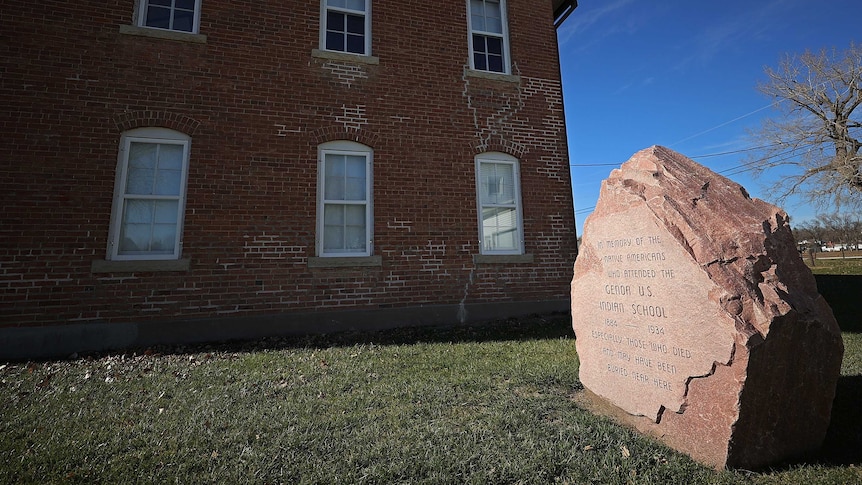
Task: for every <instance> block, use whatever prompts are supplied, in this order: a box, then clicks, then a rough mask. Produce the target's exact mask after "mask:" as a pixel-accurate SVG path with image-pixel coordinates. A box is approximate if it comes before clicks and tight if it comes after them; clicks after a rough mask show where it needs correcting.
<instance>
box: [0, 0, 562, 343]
mask: <svg viewBox="0 0 862 485" xmlns="http://www.w3.org/2000/svg"><path fill="white" fill-rule="evenodd" d="M408 7H410V8H408ZM575 7H576V3H575V2H574V1H571V0H569V1H565V0H553V1H549V0H458V1H451V2H442V3H441V2H434V3H427V2H412V3H409V2H408V3H407V4H405V3H404V2H394V1H391V0H317V1H306V2H261V1H236V0H232V1H228V0H158V1H156V0H135V1H132V0H129V1H122V2H96V1H85V2H83V3H80V2H79V3H76V4H74V5H71V4H68V3H61V2H56V1H48V2H24V1H19V0H11V1H8V2H5V4H4V13H3V15H2V17H0V27H2V29H0V32H2V34H0V35H2V39H3V42H2V43H0V46H2V47H0V52H2V56H1V57H2V61H0V74H2V75H0V100H2V104H3V109H2V113H0V126H2V128H3V129H2V131H3V136H2V137H0V147H2V148H0V150H2V153H3V154H4V157H3V161H2V162H0V175H2V176H0V191H2V197H3V213H2V216H0V295H2V303H0V327H2V328H0V358H20V357H27V356H43V355H62V354H65V353H72V352H80V351H90V350H101V349H108V348H120V347H129V346H143V345H153V344H157V343H171V342H195V341H208V340H219V339H230V338H252V337H260V336H266V335H283V334H291V333H299V332H318V331H331V330H340V329H348V328H356V329H373V328H383V327H390V326H399V325H413V324H426V323H449V322H457V321H461V322H470V321H476V320H481V319H487V318H499V317H508V316H517V315H523V314H528V313H533V312H547V311H554V310H561V311H565V310H567V309H568V294H569V283H570V280H571V277H572V264H573V262H574V258H575V255H576V251H577V250H576V243H575V239H576V235H575V226H574V214H573V207H572V193H571V189H572V187H571V181H570V176H569V163H568V157H567V146H566V134H565V123H564V117H563V104H562V88H561V80H560V66H559V59H558V54H557V52H558V51H557V39H556V32H555V21H557V22H559V21H562V19H564V17H565V16H566V15H568V13H570V12H571V11H572V10H573V9H574V8H575Z"/></svg>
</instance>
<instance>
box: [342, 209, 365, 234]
mask: <svg viewBox="0 0 862 485" xmlns="http://www.w3.org/2000/svg"><path fill="white" fill-rule="evenodd" d="M344 209H345V210H344V212H345V214H344V215H345V217H344V219H345V221H344V222H345V223H346V224H347V225H348V226H360V227H362V228H363V230H365V229H364V228H365V204H361V205H347V206H344Z"/></svg>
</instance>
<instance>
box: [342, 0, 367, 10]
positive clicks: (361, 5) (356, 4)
mask: <svg viewBox="0 0 862 485" xmlns="http://www.w3.org/2000/svg"><path fill="white" fill-rule="evenodd" d="M342 6H344V7H347V8H349V9H351V10H359V11H362V12H364V11H365V0H347V1H346V2H344V1H342Z"/></svg>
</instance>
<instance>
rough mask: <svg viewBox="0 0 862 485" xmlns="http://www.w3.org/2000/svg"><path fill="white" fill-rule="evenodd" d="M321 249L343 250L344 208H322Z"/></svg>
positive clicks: (337, 206)
mask: <svg viewBox="0 0 862 485" xmlns="http://www.w3.org/2000/svg"><path fill="white" fill-rule="evenodd" d="M323 249H324V250H333V251H335V250H343V249H344V206H342V205H332V204H327V205H326V206H325V207H324V208H323Z"/></svg>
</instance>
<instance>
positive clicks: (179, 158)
mask: <svg viewBox="0 0 862 485" xmlns="http://www.w3.org/2000/svg"><path fill="white" fill-rule="evenodd" d="M182 167H183V146H182V145H165V144H160V145H159V168H160V169H170V170H181V169H182Z"/></svg>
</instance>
